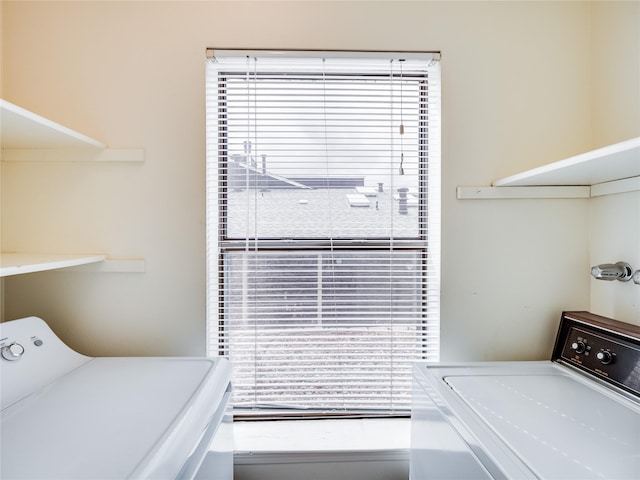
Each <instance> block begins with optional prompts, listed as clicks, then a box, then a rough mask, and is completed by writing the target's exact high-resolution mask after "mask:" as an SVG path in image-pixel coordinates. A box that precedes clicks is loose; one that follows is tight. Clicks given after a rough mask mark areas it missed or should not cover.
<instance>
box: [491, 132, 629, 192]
mask: <svg viewBox="0 0 640 480" xmlns="http://www.w3.org/2000/svg"><path fill="white" fill-rule="evenodd" d="M637 176H640V137H636V138H632V139H630V140H626V141H624V142H620V143H616V144H614V145H608V146H606V147H603V148H598V149H597V150H592V151H590V152H586V153H582V154H580V155H576V156H575V157H571V158H567V159H565V160H560V161H559V162H554V163H550V164H549V165H544V166H542V167H538V168H534V169H532V170H528V171H526V172H522V173H518V174H517V175H512V176H510V177H506V178H502V179H500V180H496V181H495V182H493V186H494V187H516V186H540V185H596V184H598V183H605V182H611V181H614V180H620V179H623V178H629V177H637Z"/></svg>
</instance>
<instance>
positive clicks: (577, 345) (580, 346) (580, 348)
mask: <svg viewBox="0 0 640 480" xmlns="http://www.w3.org/2000/svg"><path fill="white" fill-rule="evenodd" d="M586 348H587V346H586V345H585V343H584V342H573V343H572V344H571V349H572V350H575V352H576V353H582V352H584V351H585V349H586Z"/></svg>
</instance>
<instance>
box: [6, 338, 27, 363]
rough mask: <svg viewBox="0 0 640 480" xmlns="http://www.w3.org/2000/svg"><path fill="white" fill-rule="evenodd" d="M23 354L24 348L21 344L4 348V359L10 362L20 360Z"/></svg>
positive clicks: (13, 344)
mask: <svg viewBox="0 0 640 480" xmlns="http://www.w3.org/2000/svg"><path fill="white" fill-rule="evenodd" d="M23 353H24V347H23V346H22V345H20V344H19V343H15V342H13V343H12V344H11V345H7V346H6V347H2V358H4V359H5V360H9V361H10V362H13V361H15V360H19V359H20V357H22V354H23Z"/></svg>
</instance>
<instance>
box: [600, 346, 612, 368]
mask: <svg viewBox="0 0 640 480" xmlns="http://www.w3.org/2000/svg"><path fill="white" fill-rule="evenodd" d="M596 358H597V359H598V360H600V363H602V364H604V365H608V364H610V363H611V360H613V357H612V356H611V352H609V351H607V350H602V351H600V352H598V353H596Z"/></svg>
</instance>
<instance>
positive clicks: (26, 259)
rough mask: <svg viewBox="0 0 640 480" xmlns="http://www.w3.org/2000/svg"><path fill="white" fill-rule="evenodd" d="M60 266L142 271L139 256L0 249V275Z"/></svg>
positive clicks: (76, 269)
mask: <svg viewBox="0 0 640 480" xmlns="http://www.w3.org/2000/svg"><path fill="white" fill-rule="evenodd" d="M60 269H65V270H64V271H67V272H80V273H81V272H86V273H142V272H144V271H145V263H144V260H140V259H134V260H121V259H109V258H107V257H106V255H73V254H55V253H51V254H49V253H3V254H1V255H0V277H9V276H12V275H20V274H23V273H34V272H46V271H51V270H60Z"/></svg>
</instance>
